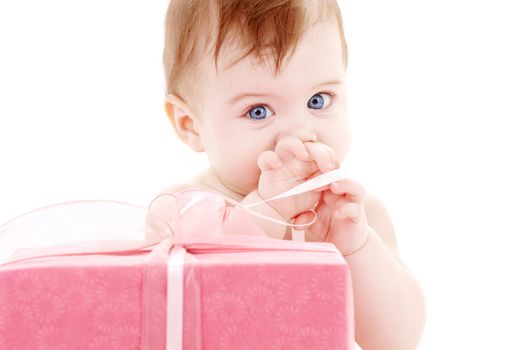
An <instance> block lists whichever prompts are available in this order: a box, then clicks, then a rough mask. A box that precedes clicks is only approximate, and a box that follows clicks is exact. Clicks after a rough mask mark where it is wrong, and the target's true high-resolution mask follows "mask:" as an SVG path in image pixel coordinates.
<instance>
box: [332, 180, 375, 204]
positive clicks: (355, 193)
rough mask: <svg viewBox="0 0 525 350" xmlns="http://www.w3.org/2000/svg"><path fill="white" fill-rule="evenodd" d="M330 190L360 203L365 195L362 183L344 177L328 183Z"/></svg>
mask: <svg viewBox="0 0 525 350" xmlns="http://www.w3.org/2000/svg"><path fill="white" fill-rule="evenodd" d="M330 191H331V192H332V193H334V194H336V195H344V196H345V197H347V198H348V199H349V200H351V201H352V202H356V203H362V202H363V200H364V199H365V196H366V191H365V188H364V187H363V185H361V184H360V183H359V182H357V181H354V180H350V179H345V180H339V181H335V182H333V183H331V184H330Z"/></svg>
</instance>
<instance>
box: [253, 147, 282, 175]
mask: <svg viewBox="0 0 525 350" xmlns="http://www.w3.org/2000/svg"><path fill="white" fill-rule="evenodd" d="M282 165H283V164H282V163H281V160H280V159H279V157H278V156H277V154H276V153H275V152H273V151H264V152H262V153H261V154H259V156H258V157H257V166H258V167H259V169H261V171H268V170H273V169H279V168H281V166H282Z"/></svg>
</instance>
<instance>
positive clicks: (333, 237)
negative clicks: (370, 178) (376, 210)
mask: <svg viewBox="0 0 525 350" xmlns="http://www.w3.org/2000/svg"><path fill="white" fill-rule="evenodd" d="M317 190H319V189H317ZM321 191H322V196H321V200H320V201H319V203H318V204H317V206H316V208H315V211H316V213H317V219H316V221H315V222H314V223H313V224H312V225H310V226H309V227H307V228H305V229H304V232H305V237H306V241H317V242H319V241H320V242H330V243H333V244H334V245H335V246H336V248H337V249H338V250H339V251H340V252H341V254H343V255H347V254H348V253H350V252H352V251H354V250H356V249H357V248H359V247H361V246H362V244H363V242H364V241H365V240H366V236H367V235H368V222H367V218H366V214H365V209H364V206H363V202H364V198H365V195H366V192H365V189H364V188H363V186H362V185H361V184H359V183H358V182H356V181H353V180H349V179H345V180H339V181H336V182H335V183H332V184H330V185H327V186H323V187H322V188H321ZM313 218H314V214H313V213H312V212H310V211H307V212H304V213H301V214H299V215H298V216H297V217H296V218H295V220H294V224H307V223H309V222H310V221H312V220H313Z"/></svg>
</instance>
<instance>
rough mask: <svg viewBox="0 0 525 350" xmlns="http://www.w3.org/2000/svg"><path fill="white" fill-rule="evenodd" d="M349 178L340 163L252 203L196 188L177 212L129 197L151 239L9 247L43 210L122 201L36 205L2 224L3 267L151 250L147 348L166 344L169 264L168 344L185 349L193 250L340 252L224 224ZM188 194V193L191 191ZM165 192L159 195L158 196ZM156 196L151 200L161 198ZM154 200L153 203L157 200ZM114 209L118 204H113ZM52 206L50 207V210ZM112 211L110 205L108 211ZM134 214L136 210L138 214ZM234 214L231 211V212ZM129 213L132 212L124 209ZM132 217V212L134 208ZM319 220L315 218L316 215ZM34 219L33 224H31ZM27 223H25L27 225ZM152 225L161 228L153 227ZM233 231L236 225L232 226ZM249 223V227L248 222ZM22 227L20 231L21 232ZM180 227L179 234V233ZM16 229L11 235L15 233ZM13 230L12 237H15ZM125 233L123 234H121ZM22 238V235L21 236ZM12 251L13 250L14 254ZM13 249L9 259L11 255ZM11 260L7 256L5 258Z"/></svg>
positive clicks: (67, 239)
mask: <svg viewBox="0 0 525 350" xmlns="http://www.w3.org/2000/svg"><path fill="white" fill-rule="evenodd" d="M342 178H344V175H343V173H342V172H341V171H340V169H337V170H333V171H331V172H327V173H325V174H322V175H320V176H317V177H315V178H313V179H310V180H308V181H306V182H304V183H303V184H301V185H299V186H296V187H294V188H292V189H291V190H289V191H286V192H284V193H282V194H280V195H278V196H275V197H272V198H269V199H266V200H264V201H261V202H258V203H253V204H251V205H249V206H244V205H242V204H241V203H239V202H237V201H234V200H232V199H230V198H223V197H222V196H220V195H219V194H217V193H213V192H209V191H195V192H194V193H193V194H192V195H191V196H187V198H189V201H188V202H186V203H184V202H183V201H182V200H181V198H180V195H178V196H172V198H173V201H172V204H173V205H174V206H175V208H177V209H178V210H175V211H174V212H172V213H173V215H172V216H173V217H169V218H162V217H159V216H158V215H155V214H154V213H152V212H151V210H148V209H145V208H141V207H139V206H134V205H132V204H129V203H120V205H124V206H128V207H126V208H131V209H130V210H132V209H133V210H136V209H139V210H146V211H147V214H148V220H149V223H150V224H152V225H151V226H148V227H146V228H145V229H144V231H145V232H146V235H148V233H149V236H150V237H149V239H147V240H137V239H135V240H133V239H129V238H128V239H113V240H107V239H106V240H92V239H91V240H89V239H86V238H83V237H80V236H79V237H77V240H72V238H71V234H72V232H71V231H64V234H63V235H62V236H61V237H58V239H57V240H58V241H62V242H63V243H62V244H58V245H56V244H55V245H53V246H48V247H40V248H30V249H28V248H25V249H20V247H16V245H13V246H14V247H15V248H18V249H16V250H15V253H14V254H13V252H12V251H11V252H10V251H9V248H10V247H9V246H8V245H6V244H5V242H8V243H9V242H10V241H9V239H6V238H11V239H12V238H13V237H12V236H16V237H15V238H18V239H22V238H23V237H20V235H22V236H23V235H24V232H27V230H33V231H34V230H35V228H38V227H42V226H41V225H39V223H38V222H37V221H34V220H33V221H32V219H33V218H35V217H37V214H39V213H40V214H44V216H42V217H43V218H46V219H48V218H49V217H51V216H52V215H51V214H53V213H54V212H53V210H55V209H59V212H60V210H62V211H63V210H64V208H65V209H67V210H69V209H71V208H72V207H73V206H74V205H90V204H95V205H98V206H99V207H101V206H102V205H101V204H105V205H108V204H109V205H115V203H118V202H111V201H78V202H67V203H63V204H59V205H53V206H49V207H45V208H41V209H39V210H40V211H39V210H35V211H32V212H30V213H28V214H25V215H23V216H20V217H18V218H16V219H14V220H11V221H10V222H8V223H6V224H4V225H2V226H0V267H2V266H6V265H9V264H14V263H17V262H22V261H25V260H34V259H39V258H46V257H59V256H72V255H86V254H137V253H142V252H144V253H147V257H146V259H145V264H144V285H143V286H144V287H143V288H144V289H143V310H144V313H143V330H142V349H145V350H146V349H147V350H154V349H155V350H157V349H161V348H162V346H160V345H159V329H156V328H155V327H153V326H152V325H153V324H154V322H152V320H153V319H154V318H155V314H154V312H155V310H156V309H157V308H159V307H162V305H159V304H161V301H160V300H159V298H158V297H156V296H155V295H154V293H152V287H153V286H154V285H155V281H154V277H153V275H154V274H153V271H154V269H155V268H158V267H159V266H164V267H166V268H167V299H166V306H165V307H166V310H167V320H166V345H165V349H167V350H182V348H183V334H182V330H183V312H182V311H183V300H184V295H183V292H184V283H183V278H184V274H183V273H184V262H185V259H186V253H187V252H190V253H192V254H206V253H217V252H238V251H265V250H267V251H276V250H281V251H292V250H298V251H312V252H327V253H337V252H338V251H337V249H336V248H335V246H334V245H333V244H331V243H324V242H318V243H313V242H309V243H308V245H305V244H304V243H300V242H299V243H298V242H294V241H283V240H278V239H272V238H269V237H266V236H264V235H260V234H259V235H245V234H242V233H241V232H238V233H235V232H229V233H228V235H224V234H223V233H224V232H223V231H224V228H225V227H226V226H227V225H226V224H227V222H228V220H229V222H230V223H232V222H233V223H234V222H236V221H239V220H240V221H242V217H241V216H238V215H236V212H235V210H236V209H239V210H241V211H245V212H248V213H250V214H253V215H257V216H261V215H260V214H258V213H256V212H254V211H252V210H250V209H249V208H250V207H252V206H255V205H257V204H260V203H263V202H268V201H271V200H274V199H278V198H284V197H288V196H293V195H295V194H299V193H303V192H307V191H310V190H313V189H316V188H319V187H322V186H324V185H327V184H329V183H331V182H334V181H337V180H339V179H342ZM187 194H188V193H187ZM157 198H159V197H157ZM157 198H155V199H154V200H153V201H152V203H151V204H153V202H154V201H155V200H156V199H157ZM225 202H229V203H231V204H233V205H234V207H232V208H226V207H225ZM151 204H150V208H151V207H152V205H151ZM82 208H84V207H82ZM113 209H114V208H113ZM46 210H47V211H46ZM106 212H107V209H105V211H104V213H106ZM132 215H133V216H134V215H135V214H132ZM228 215H229V216H228ZM124 217H125V218H126V215H124ZM127 217H128V218H131V216H130V215H129V214H128V215H127ZM263 217H264V218H266V219H268V220H272V221H276V220H274V219H272V218H268V217H265V216H263ZM56 220H58V221H53V222H55V223H57V222H61V221H60V220H62V221H63V220H64V216H63V215H62V216H58V218H57V219H56ZM314 220H315V218H314ZM276 222H278V223H280V224H283V225H288V226H293V225H292V224H288V223H286V222H281V221H278V220H277V221H276ZM28 223H29V224H28ZM249 225H250V223H249V222H247V221H244V222H243V223H242V224H241V225H240V226H239V227H240V228H243V229H248V230H249V229H250V226H249ZM24 227H25V230H26V231H24V230H23V229H21V228H24ZM152 227H154V228H155V229H154V230H152ZM228 227H229V229H230V231H231V230H232V226H231V225H230V226H228ZM247 227H248V228H247ZM257 227H258V226H256V225H255V224H252V227H251V229H253V230H256V229H257ZM17 231H18V232H17ZM174 231H177V232H178V234H177V235H175V234H174ZM10 234H11V235H10ZM126 235H128V236H127V237H129V236H130V235H129V233H124V234H123V236H124V238H126ZM10 236H11V237H10ZM86 237H89V234H87V235H86ZM119 238H120V237H119ZM15 241H16V239H15ZM8 253H11V254H8ZM6 254H7V259H6ZM3 260H5V261H3Z"/></svg>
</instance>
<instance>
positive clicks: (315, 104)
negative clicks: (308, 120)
mask: <svg viewBox="0 0 525 350" xmlns="http://www.w3.org/2000/svg"><path fill="white" fill-rule="evenodd" d="M322 95H325V96H327V97H328V101H331V100H332V98H333V97H334V95H333V94H330V93H327V92H321V93H318V94H315V95H313V96H312V97H311V98H310V100H309V101H308V104H307V105H308V108H313V109H321V108H323V106H325V98H324V97H323V96H322Z"/></svg>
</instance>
